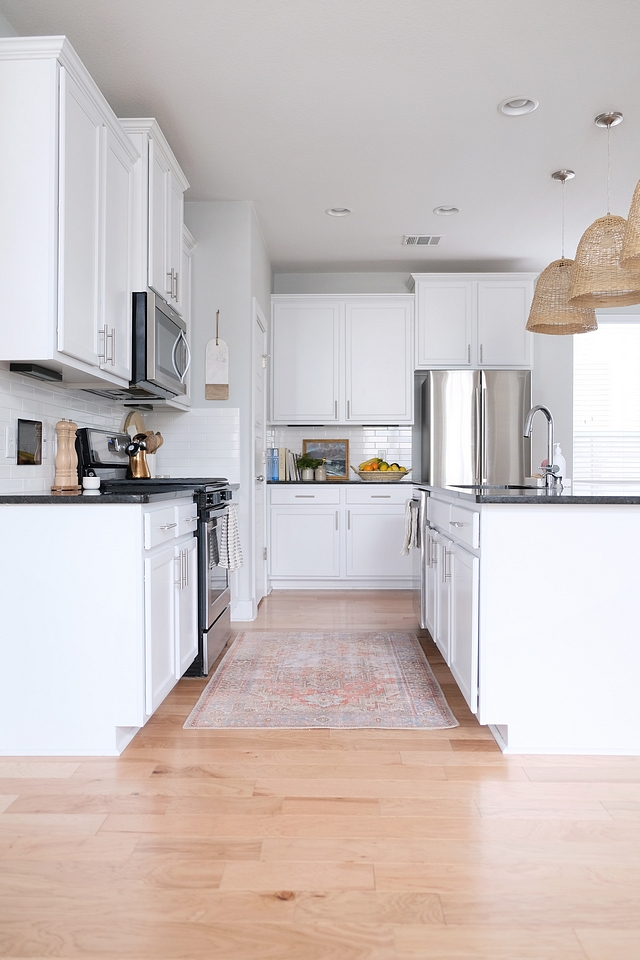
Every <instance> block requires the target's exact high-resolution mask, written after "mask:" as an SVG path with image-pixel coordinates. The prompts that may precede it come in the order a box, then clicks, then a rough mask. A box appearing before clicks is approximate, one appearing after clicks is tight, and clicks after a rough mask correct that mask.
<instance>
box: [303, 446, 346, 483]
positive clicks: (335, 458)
mask: <svg viewBox="0 0 640 960" xmlns="http://www.w3.org/2000/svg"><path fill="white" fill-rule="evenodd" d="M302 453H303V454H306V455H307V456H308V457H315V458H316V459H317V460H324V465H325V467H326V469H327V480H348V479H349V441H348V440H303V441H302Z"/></svg>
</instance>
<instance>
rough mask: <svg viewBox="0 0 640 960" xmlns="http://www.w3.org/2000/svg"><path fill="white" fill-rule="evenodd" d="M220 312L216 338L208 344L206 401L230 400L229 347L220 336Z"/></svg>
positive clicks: (217, 319)
mask: <svg viewBox="0 0 640 960" xmlns="http://www.w3.org/2000/svg"><path fill="white" fill-rule="evenodd" d="M219 322H220V311H219V310H217V311H216V336H215V339H214V340H209V343H208V344H207V352H206V360H205V371H206V373H205V385H204V396H205V400H228V399H229V347H228V346H227V344H226V343H225V341H224V340H221V339H220V337H219V336H218V327H219Z"/></svg>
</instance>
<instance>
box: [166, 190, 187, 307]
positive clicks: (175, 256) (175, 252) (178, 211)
mask: <svg viewBox="0 0 640 960" xmlns="http://www.w3.org/2000/svg"><path fill="white" fill-rule="evenodd" d="M167 188H168V190H169V200H168V204H167V211H168V214H169V221H168V224H167V274H169V275H170V276H171V278H172V281H171V282H172V292H171V296H170V299H169V303H170V304H171V306H172V307H173V309H174V310H175V311H176V313H179V314H180V316H182V314H183V311H184V287H185V284H184V279H185V278H184V276H183V273H182V222H183V219H184V193H183V191H182V186H181V184H180V183H179V181H178V179H177V177H175V176H174V174H173V173H169V176H168V178H167ZM167 279H169V277H167Z"/></svg>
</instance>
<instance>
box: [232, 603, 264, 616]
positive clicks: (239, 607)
mask: <svg viewBox="0 0 640 960" xmlns="http://www.w3.org/2000/svg"><path fill="white" fill-rule="evenodd" d="M257 616H258V611H257V610H256V602H255V600H253V599H252V600H232V601H231V620H232V621H235V620H244V621H249V620H255V619H256V617H257Z"/></svg>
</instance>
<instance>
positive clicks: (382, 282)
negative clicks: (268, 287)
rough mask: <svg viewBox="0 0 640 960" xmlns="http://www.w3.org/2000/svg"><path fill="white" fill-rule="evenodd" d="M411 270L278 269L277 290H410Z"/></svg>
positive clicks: (299, 291) (383, 291)
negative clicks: (317, 270) (304, 271)
mask: <svg viewBox="0 0 640 960" xmlns="http://www.w3.org/2000/svg"><path fill="white" fill-rule="evenodd" d="M412 291H413V282H412V280H411V274H410V273H276V274H274V277H273V292H274V293H316V294H319V293H329V294H332V293H333V294H345V293H405V294H406V293H411V292H412Z"/></svg>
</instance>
